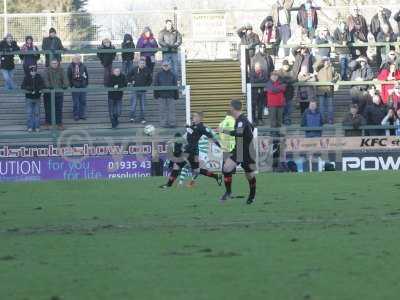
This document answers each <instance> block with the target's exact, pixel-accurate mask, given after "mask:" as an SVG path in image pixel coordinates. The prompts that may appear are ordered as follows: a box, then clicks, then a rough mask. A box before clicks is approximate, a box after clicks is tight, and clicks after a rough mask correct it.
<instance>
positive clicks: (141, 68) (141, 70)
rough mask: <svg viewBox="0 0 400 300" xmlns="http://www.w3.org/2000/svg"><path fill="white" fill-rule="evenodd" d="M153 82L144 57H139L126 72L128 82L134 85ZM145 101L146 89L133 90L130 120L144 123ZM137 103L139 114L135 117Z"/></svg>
mask: <svg viewBox="0 0 400 300" xmlns="http://www.w3.org/2000/svg"><path fill="white" fill-rule="evenodd" d="M152 82H153V78H152V76H151V71H150V69H149V68H148V67H147V66H146V59H145V58H144V57H141V58H140V60H139V65H138V66H137V67H135V68H133V69H132V71H131V72H129V74H128V83H129V85H133V86H134V87H147V86H150V85H151V83H152ZM145 102H146V89H143V90H137V91H133V93H132V96H131V114H130V120H131V122H132V123H133V122H136V121H139V122H140V123H142V124H146V120H145V117H144V107H145ZM138 103H139V107H140V116H139V119H136V106H137V104H138Z"/></svg>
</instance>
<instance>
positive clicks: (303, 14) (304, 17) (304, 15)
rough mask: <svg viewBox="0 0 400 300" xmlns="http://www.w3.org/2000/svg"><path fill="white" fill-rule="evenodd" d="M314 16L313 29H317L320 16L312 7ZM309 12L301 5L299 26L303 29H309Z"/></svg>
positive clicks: (298, 16)
mask: <svg viewBox="0 0 400 300" xmlns="http://www.w3.org/2000/svg"><path fill="white" fill-rule="evenodd" d="M311 14H312V28H313V29H316V28H317V27H318V15H317V9H316V8H315V7H311ZM307 23H308V21H307V11H306V6H305V4H302V5H300V8H299V11H298V13H297V25H300V26H301V27H303V28H306V29H308V26H307Z"/></svg>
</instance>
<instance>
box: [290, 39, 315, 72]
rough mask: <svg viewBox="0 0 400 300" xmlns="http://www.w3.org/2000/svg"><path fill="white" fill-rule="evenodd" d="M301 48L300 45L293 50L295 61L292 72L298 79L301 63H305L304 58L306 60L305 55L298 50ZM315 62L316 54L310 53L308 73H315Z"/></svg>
mask: <svg viewBox="0 0 400 300" xmlns="http://www.w3.org/2000/svg"><path fill="white" fill-rule="evenodd" d="M299 49H300V47H298V48H294V49H293V50H292V54H293V56H294V63H293V68H292V73H293V77H294V78H295V79H297V76H298V75H299V73H300V70H301V64H302V63H303V60H304V56H303V55H301V54H300V53H299V52H298V50H299ZM314 63H315V58H314V55H312V54H310V58H309V60H308V73H313V72H314V68H313V65H314Z"/></svg>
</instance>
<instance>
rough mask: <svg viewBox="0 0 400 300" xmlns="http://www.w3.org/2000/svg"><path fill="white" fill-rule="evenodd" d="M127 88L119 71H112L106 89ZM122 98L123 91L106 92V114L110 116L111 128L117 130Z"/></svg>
mask: <svg viewBox="0 0 400 300" xmlns="http://www.w3.org/2000/svg"><path fill="white" fill-rule="evenodd" d="M126 86H127V82H126V77H125V75H124V74H123V73H122V72H121V69H119V68H115V69H114V70H112V74H111V78H110V81H109V83H108V87H110V88H114V89H122V88H124V87H126ZM123 98H124V92H123V91H109V92H108V113H109V115H110V121H111V127H112V128H113V129H115V128H117V127H118V125H119V117H120V116H121V112H122V99H123Z"/></svg>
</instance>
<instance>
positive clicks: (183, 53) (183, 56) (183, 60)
mask: <svg viewBox="0 0 400 300" xmlns="http://www.w3.org/2000/svg"><path fill="white" fill-rule="evenodd" d="M178 55H180V56H181V59H180V61H181V80H182V85H183V86H186V49H185V48H184V47H181V50H180V53H179V54H178Z"/></svg>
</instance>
